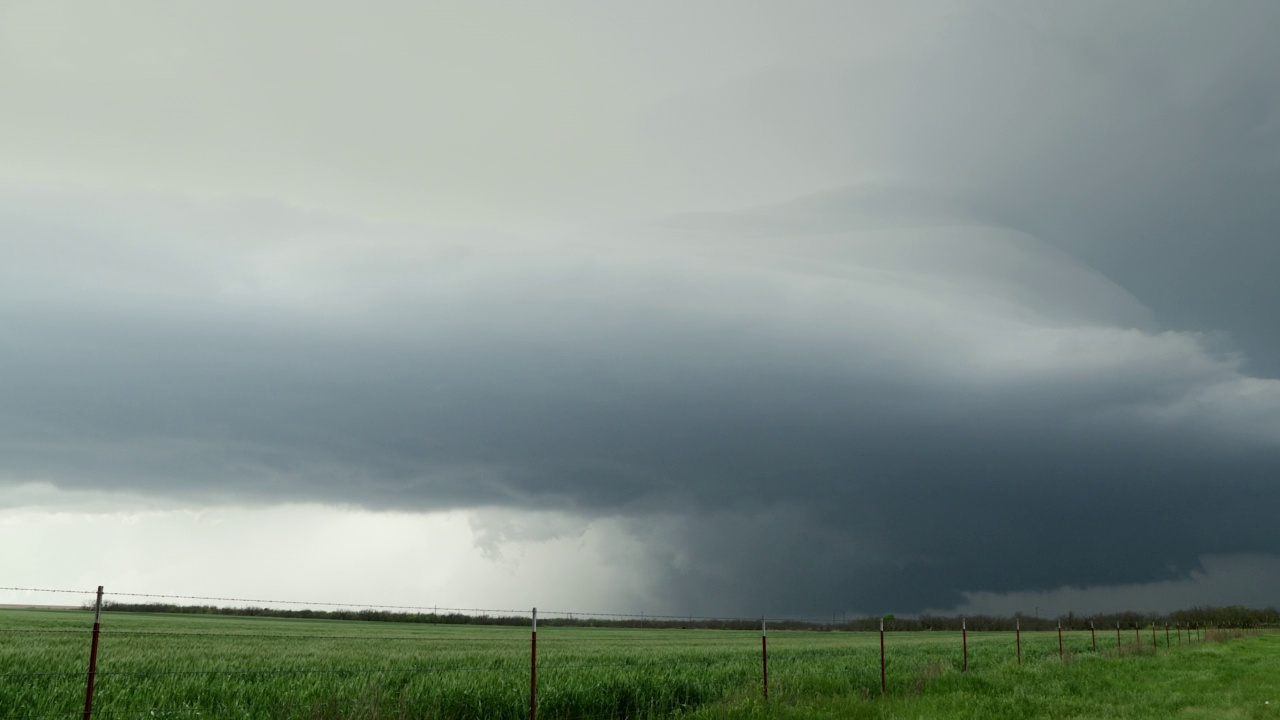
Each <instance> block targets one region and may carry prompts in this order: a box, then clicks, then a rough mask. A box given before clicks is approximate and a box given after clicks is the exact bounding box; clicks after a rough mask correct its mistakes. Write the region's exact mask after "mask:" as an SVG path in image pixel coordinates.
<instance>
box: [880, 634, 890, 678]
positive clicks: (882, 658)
mask: <svg viewBox="0 0 1280 720" xmlns="http://www.w3.org/2000/svg"><path fill="white" fill-rule="evenodd" d="M888 692H889V691H888V689H887V688H886V686H885V680H884V618H880V694H881V695H884V694H886V693H888Z"/></svg>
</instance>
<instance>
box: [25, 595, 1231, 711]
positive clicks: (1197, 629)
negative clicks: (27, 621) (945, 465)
mask: <svg viewBox="0 0 1280 720" xmlns="http://www.w3.org/2000/svg"><path fill="white" fill-rule="evenodd" d="M0 590H11V591H13V590H17V591H27V592H49V593H74V594H80V595H86V594H87V595H95V594H96V602H95V607H94V623H93V629H92V635H91V649H90V652H89V662H88V670H87V673H85V672H76V671H67V672H29V673H0V678H3V679H6V680H7V679H18V678H37V677H40V678H53V677H68V678H70V677H85V678H86V685H85V698H84V702H85V704H84V710H83V718H84V720H91V718H92V717H106V716H113V715H130V714H147V713H155V712H164V713H166V714H168V713H174V712H200V709H199V708H175V709H167V710H162V709H160V708H147V709H144V710H139V711H136V712H135V711H132V710H116V709H107V710H98V711H95V710H93V699H94V687H95V680H96V679H100V678H114V677H122V678H152V677H156V678H160V677H181V676H238V677H246V678H248V677H272V676H302V675H330V676H338V675H341V676H369V675H379V676H382V675H388V674H412V675H438V674H444V673H454V672H488V673H492V672H502V673H506V672H513V671H515V670H516V669H518V665H517V664H516V662H515V661H511V662H505V661H504V662H499V663H487V664H484V665H447V664H441V665H438V666H425V665H414V666H406V667H389V666H378V667H344V668H295V669H275V670H265V669H259V670H146V671H127V670H119V671H115V670H108V671H99V670H97V660H98V647H99V639H100V637H101V636H103V635H107V636H121V637H149V636H155V637H164V638H172V637H193V638H235V639H245V638H252V639H264V638H265V639H288V640H299V641H312V640H325V641H328V640H342V641H346V640H394V641H423V640H431V639H436V638H431V637H428V636H412V635H406V636H377V635H369V636H363V635H362V636H353V635H308V634H301V633H298V634H294V633H245V632H235V633H214V632H168V631H130V630H110V629H108V630H105V631H104V630H102V629H101V618H102V611H103V610H104V609H107V610H108V611H109V610H110V605H109V604H108V605H106V606H105V607H104V604H103V597H104V596H126V597H156V598H175V599H176V598H181V599H195V600H221V601H235V602H267V603H282V604H303V603H302V602H301V601H273V600H245V599H232V598H215V597H211V596H199V595H160V594H149V593H122V592H113V593H109V594H108V593H105V592H104V589H103V588H102V587H99V588H98V589H97V591H96V593H94V592H92V591H78V590H60V589H38V588H0ZM313 604H316V605H327V606H340V607H362V606H353V605H349V604H339V603H313ZM363 607H370V608H378V609H393V608H398V609H425V608H424V607H422V606H396V605H373V606H363ZM439 609H440V608H438V607H437V608H435V610H439ZM444 609H445V610H446V611H456V610H458V609H450V608H444ZM471 610H472V611H476V612H481V611H483V612H515V611H485V610H482V609H474V608H473V609H471ZM523 612H528V617H529V625H530V627H531V632H530V639H529V643H530V644H529V665H528V667H529V695H528V712H529V718H530V720H536V716H537V709H538V686H539V679H538V675H539V670H541V671H542V672H543V673H544V674H545V673H552V674H553V675H554V674H555V673H557V672H559V671H565V670H581V669H588V668H590V669H596V668H609V667H625V668H628V669H631V670H638V671H646V670H650V669H653V668H662V669H664V670H670V669H671V668H672V667H677V666H689V665H696V666H700V667H708V668H709V667H713V666H715V665H718V664H719V662H717V661H716V657H713V656H710V655H708V656H707V657H705V658H701V657H700V658H696V662H695V658H693V657H690V658H681V659H678V660H674V661H672V660H670V659H667V660H663V661H660V662H632V661H613V662H604V661H596V662H591V661H575V662H565V663H557V662H555V661H554V660H553V661H552V662H550V663H547V662H545V660H544V661H543V662H541V663H540V662H539V659H538V648H537V645H538V636H537V635H538V628H537V625H538V619H539V610H538V609H537V608H533V609H532V611H523ZM544 614H545V612H544ZM554 614H564V615H577V616H584V615H585V616H589V617H610V618H644V619H649V620H666V619H678V620H686V619H689V620H692V619H694V617H695V616H691V615H684V616H655V615H644V614H639V615H633V614H622V613H597V614H590V613H554ZM699 619H703V620H706V619H708V618H699ZM717 620H725V618H718V619H717ZM756 620H757V621H758V622H759V623H760V625H759V627H760V655H759V672H760V678H759V679H760V693H761V696H762V698H763V699H764V700H765V701H768V699H769V685H770V683H769V660H770V657H769V655H770V653H769V646H768V639H767V636H768V620H767V619H766V618H763V617H761V618H757V619H756ZM1015 620H1016V621H1015V649H1016V657H1017V662H1018V664H1019V665H1021V664H1022V635H1021V623H1020V619H1015ZM1174 627H1175V628H1176V629H1177V631H1178V646H1179V647H1181V645H1182V629H1183V628H1184V626H1183V625H1182V624H1179V623H1174ZM878 629H879V641H880V685H881V692H882V693H884V694H887V693H888V683H887V663H886V658H887V649H886V631H885V624H884V620H883V619H881V620H880V623H879V628H878ZM1133 629H1134V642H1133V644H1132V645H1131V646H1130V647H1132V648H1134V649H1135V650H1137V651H1142V650H1143V649H1144V648H1145V645H1144V644H1143V642H1142V638H1141V629H1140V627H1139V624H1138V623H1134V624H1133ZM1063 630H1064V628H1063V627H1062V623H1061V622H1060V621H1059V623H1058V625H1057V641H1058V657H1059V659H1060V660H1062V659H1065V650H1064V638H1063ZM1186 630H1187V641H1188V643H1189V644H1190V643H1196V642H1203V641H1206V640H1223V639H1228V638H1229V637H1234V636H1238V635H1233V634H1232V631H1227V633H1226V634H1225V635H1224V633H1223V631H1221V630H1219V629H1217V628H1202V627H1201V626H1199V625H1188V626H1186ZM0 632H3V633H12V634H21V633H31V634H38V633H61V634H76V633H84V632H85V631H84V630H72V629H62V628H0ZM1236 632H1237V633H1238V631H1236ZM1089 633H1090V638H1089V642H1090V645H1091V647H1092V651H1093V652H1095V653H1096V652H1097V637H1096V632H1095V629H1094V627H1093V623H1092V622H1090V627H1089ZM960 635H961V637H960V645H961V647H960V648H959V650H960V655H961V660H962V668H963V670H962V671H964V672H967V671H968V670H969V638H968V626H967V619H965V618H962V619H961V622H960ZM1151 642H1152V645H1151V651H1152V652H1159V651H1160V647H1159V641H1158V635H1157V624H1156V623H1155V622H1152V623H1151ZM1116 644H1117V649H1116V654H1124V653H1123V651H1124V648H1123V645H1122V643H1121V627H1120V623H1119V622H1117V623H1116ZM551 647H555V644H554V643H553V644H552V646H551ZM715 652H716V653H717V656H720V654H721V652H722V651H719V650H717V651H715ZM1073 652H1074V651H1073ZM1165 652H1173V645H1172V640H1171V635H1170V627H1169V624H1168V623H1166V624H1165ZM821 657H823V658H824V659H830V658H850V659H852V658H855V657H856V658H859V659H866V653H864V652H862V653H847V654H846V653H839V654H828V653H824V654H821ZM779 660H782V663H781V665H779V666H778V667H777V668H776V669H781V670H782V672H781V673H779V674H776V675H775V677H776V678H777V679H781V680H783V681H784V684H785V682H786V681H787V680H791V679H796V678H803V677H808V676H811V675H842V676H846V677H849V678H850V680H851V681H852V680H853V677H852V676H850V674H849V672H850V670H849V669H846V670H844V671H832V672H830V673H821V672H819V673H814V672H812V671H809V672H799V673H797V672H795V670H796V663H797V661H798V660H799V658H796V657H786V656H785V655H783V656H782V657H780V658H779ZM789 671H790V672H789ZM333 705H334V703H333V702H332V701H329V702H319V703H314V704H310V705H305V704H285V705H278V706H277V707H289V708H301V707H308V706H328V707H332V706H333ZM264 707H265V706H264ZM75 714H80V711H70V710H68V711H64V712H57V713H46V714H34V715H33V714H28V715H9V716H4V717H3V718H0V720H23V719H27V718H41V717H67V716H71V715H75ZM574 717H581V718H583V719H584V720H585V718H588V717H615V715H591V716H574Z"/></svg>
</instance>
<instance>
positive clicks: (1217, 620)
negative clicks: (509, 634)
mask: <svg viewBox="0 0 1280 720" xmlns="http://www.w3.org/2000/svg"><path fill="white" fill-rule="evenodd" d="M87 607H89V608H91V607H92V606H87ZM102 609H103V610H105V611H109V612H145V613H184V614H191V615H236V616H241V617H274V618H306V619H316V620H359V621H365V622H398V623H431V624H437V625H509V626H521V625H524V626H527V625H529V624H530V618H529V616H527V615H483V614H480V615H471V614H468V613H435V612H430V613H406V612H393V611H388V610H310V609H299V610H282V609H277V608H265V607H217V606H214V605H174V604H170V603H118V602H106V603H103V607H102ZM882 620H883V621H884V628H885V630H892V631H895V632H903V631H923V630H959V629H960V627H961V623H962V622H963V623H964V626H965V627H967V628H968V629H970V630H975V631H982V630H1013V629H1014V627H1015V626H1017V625H1020V626H1021V627H1022V629H1024V630H1051V629H1053V628H1056V627H1057V626H1058V623H1059V622H1061V623H1062V627H1063V628H1064V629H1068V630H1088V629H1089V626H1090V624H1091V623H1092V624H1093V625H1094V626H1095V627H1096V628H1098V629H1099V630H1105V629H1107V628H1112V629H1114V628H1115V627H1116V625H1117V623H1118V624H1119V625H1120V627H1122V628H1130V629H1131V628H1133V627H1134V626H1135V625H1137V626H1140V627H1149V626H1150V625H1151V624H1152V623H1155V624H1156V625H1158V626H1161V627H1163V626H1164V625H1166V624H1168V625H1170V626H1178V625H1181V626H1184V627H1196V626H1200V627H1238V628H1252V627H1261V626H1277V625H1280V611H1277V610H1276V609H1275V608H1274V607H1270V608H1266V609H1262V610H1257V609H1253V608H1246V607H1241V606H1239V605H1232V606H1228V607H1196V608H1191V609H1189V610H1179V611H1177V612H1172V613H1168V614H1153V613H1137V612H1122V613H1109V614H1097V615H1076V614H1074V613H1067V614H1066V615H1063V616H1061V617H1043V618H1042V617H1034V616H1027V615H1021V614H1018V615H1014V616H1011V617H997V616H993V615H970V616H967V617H963V618H962V617H960V616H938V615H920V616H918V617H907V618H899V617H895V616H892V615H886V616H884V617H883V618H880V617H866V618H860V619H856V620H848V621H845V620H840V621H839V622H830V623H828V622H821V621H811V620H769V627H770V628H772V629H776V630H852V631H864V632H865V631H871V630H879V628H880V623H881V621H882ZM538 624H539V625H543V626H547V627H609V628H700V629H714V630H752V629H758V628H759V627H760V621H759V620H756V619H738V620H715V619H704V618H669V617H667V618H641V617H629V618H598V617H590V616H586V617H572V616H570V617H563V616H562V617H547V618H541V617H540V618H538Z"/></svg>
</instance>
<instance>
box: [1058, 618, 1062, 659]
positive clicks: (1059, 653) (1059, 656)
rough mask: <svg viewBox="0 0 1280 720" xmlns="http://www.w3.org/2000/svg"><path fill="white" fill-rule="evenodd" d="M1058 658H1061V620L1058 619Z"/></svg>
mask: <svg viewBox="0 0 1280 720" xmlns="http://www.w3.org/2000/svg"><path fill="white" fill-rule="evenodd" d="M1058 659H1059V660H1061V659H1062V621H1061V620H1059V621H1058Z"/></svg>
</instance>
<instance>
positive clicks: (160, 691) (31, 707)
mask: <svg viewBox="0 0 1280 720" xmlns="http://www.w3.org/2000/svg"><path fill="white" fill-rule="evenodd" d="M91 624H92V614H91V613H87V612H82V611H54V610H0V718H6V717H14V716H36V715H39V716H49V717H50V718H57V717H63V718H72V717H79V715H80V714H81V712H82V710H83V703H84V687H85V670H86V668H87V665H88V653H89V640H90V633H89V630H90V627H91ZM102 627H103V633H102V637H101V641H100V649H99V658H98V671H99V675H98V678H97V691H96V693H95V698H94V710H95V712H94V716H95V717H102V718H127V717H147V718H156V717H159V718H195V717H218V718H246V719H248V718H255V719H257V718H281V719H290V720H292V719H297V720H314V719H320V718H367V719H369V720H375V719H377V720H382V719H384V718H462V719H468V720H469V719H472V718H474V719H477V720H478V719H481V718H484V719H486V720H487V719H490V718H498V719H502V718H510V719H511V720H515V719H516V718H527V717H528V714H529V674H530V667H529V651H530V637H529V630H528V628H516V627H496V626H479V627H478V626H460V625H422V624H397V623H364V622H350V621H335V620H305V619H280V618H244V617H227V616H203V615H161V614H156V615H146V614H137V613H121V614H118V615H113V614H110V613H104V615H103V621H102ZM1159 639H1160V649H1159V651H1158V652H1157V653H1154V654H1153V652H1152V650H1151V648H1150V635H1149V633H1148V634H1145V635H1143V636H1142V641H1143V644H1142V649H1141V650H1140V652H1141V655H1138V656H1134V655H1135V653H1137V652H1139V651H1136V650H1134V648H1133V647H1132V645H1133V635H1132V631H1129V632H1127V633H1125V634H1124V635H1122V640H1123V643H1124V646H1125V652H1124V653H1123V654H1122V655H1117V653H1116V650H1115V636H1114V631H1112V634H1111V635H1107V634H1105V633H1101V632H1100V633H1099V634H1098V644H1099V649H1100V651H1101V652H1100V653H1099V654H1096V655H1095V654H1094V653H1093V651H1092V648H1091V646H1090V640H1089V634H1088V633H1087V632H1084V633H1080V632H1074V633H1068V634H1066V635H1065V651H1066V652H1065V655H1066V657H1065V661H1060V660H1059V658H1058V644H1057V636H1056V634H1054V633H1023V665H1022V666H1020V667H1019V666H1017V665H1016V663H1015V654H1014V635H1013V633H1007V632H1002V633H970V634H969V668H970V672H969V673H967V674H966V673H961V672H960V671H959V668H960V667H961V665H962V657H961V641H960V634H959V633H955V632H936V633H935V632H917V633H897V634H891V635H889V637H888V680H889V699H888V700H885V699H883V698H881V695H880V666H879V639H878V636H877V635H876V634H874V633H847V632H815V631H783V632H775V631H771V632H770V635H769V694H770V702H769V704H768V705H765V704H763V703H761V702H760V700H759V698H760V696H761V694H762V687H761V685H762V677H761V675H762V673H761V657H760V636H759V633H757V632H747V631H728V630H646V629H605V628H544V629H542V630H541V631H540V632H539V634H538V660H539V662H538V715H539V717H540V718H546V719H548V720H551V719H555V718H566V719H567V718H575V719H577V718H580V719H583V720H585V719H587V718H662V717H675V716H682V715H689V716H696V717H716V716H720V715H717V713H718V714H721V715H724V716H733V717H736V716H742V717H751V716H755V715H759V714H761V713H765V714H777V715H776V716H778V717H805V715H803V714H801V715H788V714H786V713H788V712H797V713H803V712H810V711H812V712H816V713H822V712H826V711H824V710H822V708H824V707H826V708H829V712H830V713H834V714H828V715H821V714H819V715H815V717H819V716H821V717H827V716H830V717H842V716H844V715H842V714H841V713H849V712H855V711H856V712H863V711H864V710H865V711H867V712H876V713H882V712H885V709H886V708H895V707H899V705H898V703H903V702H917V703H925V704H926V705H927V704H928V701H930V699H932V698H935V697H946V698H949V700H946V701H945V702H952V703H958V705H957V707H959V708H961V710H957V712H961V711H962V709H963V708H964V707H970V706H972V707H990V706H992V705H991V704H992V703H995V704H997V705H999V706H1000V707H1012V708H1014V709H1015V711H1016V709H1017V708H1018V707H1021V705H1019V703H1024V701H1025V698H1028V697H1033V696H1038V694H1039V693H1045V692H1048V693H1050V694H1056V696H1060V697H1062V698H1069V697H1071V696H1072V688H1073V687H1075V686H1079V687H1080V688H1081V689H1083V688H1086V687H1095V686H1103V687H1105V686H1106V685H1107V682H1108V678H1110V677H1111V676H1113V675H1114V674H1115V673H1116V672H1117V670H1116V669H1115V668H1126V672H1127V671H1128V670H1127V669H1128V668H1132V667H1137V665H1139V664H1141V663H1143V662H1147V663H1150V662H1151V661H1153V660H1155V659H1157V658H1159V659H1160V660H1159V661H1160V662H1167V663H1172V662H1174V661H1175V658H1187V659H1193V658H1202V659H1203V660H1204V661H1205V662H1206V663H1208V664H1209V665H1212V663H1213V662H1215V661H1216V656H1214V655H1212V654H1211V653H1210V649H1211V648H1210V644H1207V643H1206V644H1204V645H1203V646H1197V647H1193V646H1190V645H1188V644H1187V643H1186V639H1185V638H1184V644H1183V646H1182V648H1181V650H1179V648H1177V647H1175V648H1173V650H1174V651H1175V652H1170V651H1167V650H1166V649H1165V647H1164V637H1163V634H1161V635H1160V638H1159ZM1273 639H1277V638H1271V637H1268V638H1265V640H1268V641H1270V640H1273ZM1108 641H1109V642H1108ZM1250 642H1256V641H1250ZM1216 646H1217V645H1216V644H1215V647H1216ZM1268 647H1272V648H1274V645H1270V646H1268ZM1180 661H1181V660H1179V662H1180ZM1095 675H1101V676H1103V677H1101V678H1099V677H1095ZM1073 683H1074V685H1073ZM1082 691H1083V690H1082ZM1019 698H1023V700H1019ZM1278 699H1280V698H1278ZM1061 706H1062V707H1070V706H1071V703H1070V702H1068V701H1067V700H1066V699H1063V700H1062V701H1061ZM778 713H781V714H778ZM872 716H874V717H891V716H896V715H872ZM943 716H946V717H949V715H943ZM957 716H959V715H957ZM970 716H973V717H977V716H978V715H970ZM1015 716H1017V715H1009V717H1015ZM1027 716H1028V717H1030V715H1027ZM1050 716H1052V717H1071V716H1072V715H1070V714H1053V715H1046V717H1050ZM1086 716H1087V715H1086ZM913 717H914V715H913ZM940 717H942V716H940Z"/></svg>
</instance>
